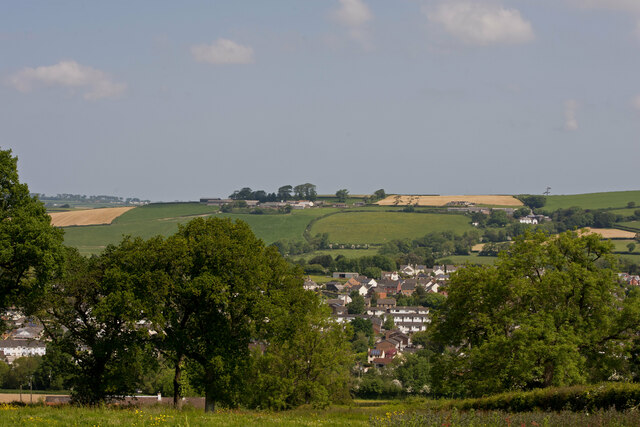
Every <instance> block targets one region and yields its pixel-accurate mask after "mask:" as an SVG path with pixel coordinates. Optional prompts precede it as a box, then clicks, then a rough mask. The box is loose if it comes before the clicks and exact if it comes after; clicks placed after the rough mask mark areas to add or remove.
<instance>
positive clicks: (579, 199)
mask: <svg viewBox="0 0 640 427" xmlns="http://www.w3.org/2000/svg"><path fill="white" fill-rule="evenodd" d="M629 202H634V203H635V204H636V206H639V207H640V191H609V192H606V193H585V194H569V195H558V196H547V203H546V205H545V207H544V209H545V210H547V211H554V210H556V209H560V208H570V207H572V206H578V207H581V208H583V209H607V208H626V207H627V203H629Z"/></svg>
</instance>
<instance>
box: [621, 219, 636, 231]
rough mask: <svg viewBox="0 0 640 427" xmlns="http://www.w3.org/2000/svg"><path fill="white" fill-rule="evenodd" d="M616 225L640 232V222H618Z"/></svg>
mask: <svg viewBox="0 0 640 427" xmlns="http://www.w3.org/2000/svg"><path fill="white" fill-rule="evenodd" d="M616 225H622V226H624V227H629V228H633V229H635V230H637V231H638V232H640V221H628V222H616Z"/></svg>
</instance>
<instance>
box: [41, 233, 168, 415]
mask: <svg viewBox="0 0 640 427" xmlns="http://www.w3.org/2000/svg"><path fill="white" fill-rule="evenodd" d="M156 244H157V240H156V239H152V240H150V241H148V242H145V241H142V240H140V239H136V240H130V239H124V240H123V241H122V242H121V243H120V244H119V245H118V246H109V247H107V249H106V250H105V252H104V253H103V254H102V255H100V256H99V257H94V258H84V257H82V256H80V255H79V254H78V253H77V251H76V250H75V249H71V248H69V249H67V251H66V257H65V259H66V262H65V268H64V273H63V274H62V275H61V276H60V277H58V278H57V279H55V280H52V281H51V283H50V284H49V285H48V286H47V290H46V293H45V295H44V297H43V298H42V299H41V301H40V305H41V310H42V311H41V319H42V322H43V324H44V325H45V329H46V331H47V333H48V335H49V337H50V338H51V339H52V343H53V345H54V346H55V348H56V351H57V352H58V353H59V354H60V360H62V361H64V360H67V361H70V362H71V363H67V362H63V363H62V364H59V365H58V366H66V368H67V369H68V372H67V375H68V378H69V383H70V384H71V385H72V388H73V392H72V398H73V400H74V401H76V402H79V403H83V404H96V403H100V402H104V401H105V400H109V399H113V398H120V397H123V396H125V395H128V394H131V393H133V392H135V390H137V389H138V388H139V387H140V385H141V380H142V375H143V373H144V371H145V370H146V369H148V368H150V367H151V365H152V360H153V357H152V351H151V347H150V346H149V343H148V341H149V340H148V337H149V329H148V328H147V327H146V325H147V324H148V321H147V322H145V321H144V320H145V319H153V316H154V307H156V306H157V304H153V303H152V301H151V299H152V298H153V296H154V295H155V294H154V292H153V289H154V286H155V284H156V283H157V280H156V278H155V277H154V273H153V271H154V269H153V268H149V266H148V265H147V264H148V262H149V260H150V259H153V257H151V256H149V254H150V253H154V252H155V251H156V249H155V247H154V246H155V245H156Z"/></svg>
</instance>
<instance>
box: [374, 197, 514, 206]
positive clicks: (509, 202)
mask: <svg viewBox="0 0 640 427" xmlns="http://www.w3.org/2000/svg"><path fill="white" fill-rule="evenodd" d="M449 202H469V203H475V204H478V205H499V206H522V202H521V201H520V200H518V199H516V198H515V197H513V196H497V195H493V196H492V195H485V196H481V195H473V196H387V197H386V198H385V199H383V200H380V201H379V202H378V204H379V205H381V206H393V205H400V206H404V205H416V206H445V205H446V204H447V203H449Z"/></svg>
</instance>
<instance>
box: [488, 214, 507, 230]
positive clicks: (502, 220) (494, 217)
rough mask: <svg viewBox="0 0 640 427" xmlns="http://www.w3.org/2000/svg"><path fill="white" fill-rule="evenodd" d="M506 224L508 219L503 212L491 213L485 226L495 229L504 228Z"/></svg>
mask: <svg viewBox="0 0 640 427" xmlns="http://www.w3.org/2000/svg"><path fill="white" fill-rule="evenodd" d="M508 223H509V217H508V216H507V213H506V212H505V211H503V210H494V211H491V215H489V219H488V220H487V225H492V226H495V227H504V226H505V225H507V224H508Z"/></svg>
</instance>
